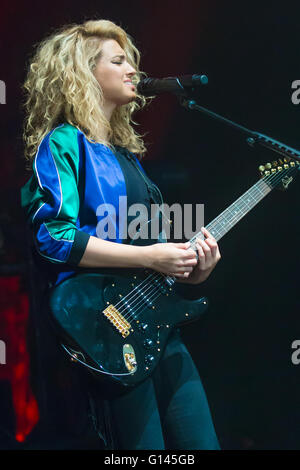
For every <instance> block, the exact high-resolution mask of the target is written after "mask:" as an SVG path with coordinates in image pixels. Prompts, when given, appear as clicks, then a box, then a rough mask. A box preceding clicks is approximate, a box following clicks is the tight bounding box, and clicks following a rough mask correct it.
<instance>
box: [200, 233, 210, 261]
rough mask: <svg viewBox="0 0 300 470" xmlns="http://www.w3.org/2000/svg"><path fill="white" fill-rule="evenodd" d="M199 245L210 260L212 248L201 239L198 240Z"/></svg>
mask: <svg viewBox="0 0 300 470" xmlns="http://www.w3.org/2000/svg"><path fill="white" fill-rule="evenodd" d="M197 243H198V244H199V245H200V246H201V247H202V249H203V251H204V253H205V255H206V256H207V257H208V258H209V257H210V256H211V248H210V246H209V245H208V244H207V243H206V240H205V241H204V240H201V238H198V239H197Z"/></svg>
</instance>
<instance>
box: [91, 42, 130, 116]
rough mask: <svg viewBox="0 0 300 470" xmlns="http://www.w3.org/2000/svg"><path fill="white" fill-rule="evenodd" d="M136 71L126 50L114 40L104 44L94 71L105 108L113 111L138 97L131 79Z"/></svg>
mask: <svg viewBox="0 0 300 470" xmlns="http://www.w3.org/2000/svg"><path fill="white" fill-rule="evenodd" d="M135 73H136V70H135V69H134V68H133V67H132V66H131V65H130V64H129V63H128V62H127V60H126V55H125V52H124V50H123V49H122V48H121V46H120V45H119V44H118V42H117V41H115V40H114V39H106V40H105V41H103V44H102V55H101V57H100V59H99V61H98V63H97V65H96V68H95V70H94V75H95V77H96V79H97V81H98V83H99V84H100V86H101V88H102V91H103V95H104V106H105V107H106V108H110V109H111V110H113V109H114V108H115V107H116V106H121V105H124V104H127V103H130V102H131V101H132V100H134V99H135V97H136V92H135V86H134V85H133V84H132V82H131V78H132V77H133V75H135Z"/></svg>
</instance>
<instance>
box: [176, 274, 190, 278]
mask: <svg viewBox="0 0 300 470" xmlns="http://www.w3.org/2000/svg"><path fill="white" fill-rule="evenodd" d="M189 275H190V273H188V272H185V273H183V274H176V275H175V277H176V278H177V279H186V278H188V277H189Z"/></svg>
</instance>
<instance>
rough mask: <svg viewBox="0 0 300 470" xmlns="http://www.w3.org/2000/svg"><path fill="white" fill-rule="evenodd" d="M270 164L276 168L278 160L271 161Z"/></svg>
mask: <svg viewBox="0 0 300 470" xmlns="http://www.w3.org/2000/svg"><path fill="white" fill-rule="evenodd" d="M272 165H273V168H276V167H277V166H278V162H277V161H276V160H274V162H272Z"/></svg>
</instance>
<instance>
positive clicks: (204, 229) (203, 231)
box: [201, 227, 215, 240]
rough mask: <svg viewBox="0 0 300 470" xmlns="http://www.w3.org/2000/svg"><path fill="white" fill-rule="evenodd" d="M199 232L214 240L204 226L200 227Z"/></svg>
mask: <svg viewBox="0 0 300 470" xmlns="http://www.w3.org/2000/svg"><path fill="white" fill-rule="evenodd" d="M201 232H202V233H203V235H204V236H205V237H206V238H212V239H213V240H215V238H214V237H213V235H212V234H211V233H210V232H209V231H208V230H207V229H206V228H205V227H202V228H201Z"/></svg>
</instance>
